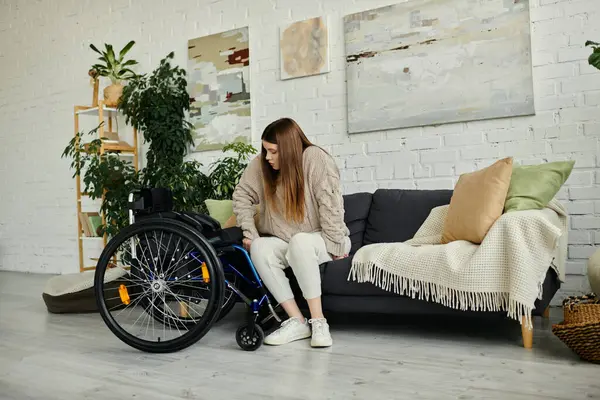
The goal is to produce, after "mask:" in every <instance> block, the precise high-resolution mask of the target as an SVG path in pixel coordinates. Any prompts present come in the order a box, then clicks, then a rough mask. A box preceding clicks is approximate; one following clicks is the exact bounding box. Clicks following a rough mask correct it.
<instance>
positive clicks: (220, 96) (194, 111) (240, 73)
mask: <svg viewBox="0 0 600 400" xmlns="http://www.w3.org/2000/svg"><path fill="white" fill-rule="evenodd" d="M187 69H188V70H187V73H188V86H189V89H188V90H189V94H190V119H191V123H192V124H193V125H194V141H195V146H196V151H211V150H221V149H222V148H223V146H225V145H226V144H228V143H232V142H243V143H249V142H250V140H251V102H250V49H249V42H248V28H247V27H245V28H240V29H234V30H231V31H227V32H222V33H217V34H214V35H210V36H204V37H200V38H196V39H191V40H189V41H188V68H187Z"/></svg>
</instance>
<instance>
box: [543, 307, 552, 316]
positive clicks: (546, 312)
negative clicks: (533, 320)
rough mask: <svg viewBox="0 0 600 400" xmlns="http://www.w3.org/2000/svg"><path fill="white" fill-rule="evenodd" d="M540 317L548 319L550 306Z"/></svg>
mask: <svg viewBox="0 0 600 400" xmlns="http://www.w3.org/2000/svg"><path fill="white" fill-rule="evenodd" d="M542 317H544V318H550V306H548V307H546V309H545V310H544V313H543V314H542Z"/></svg>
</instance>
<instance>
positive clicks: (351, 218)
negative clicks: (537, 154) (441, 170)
mask: <svg viewBox="0 0 600 400" xmlns="http://www.w3.org/2000/svg"><path fill="white" fill-rule="evenodd" d="M451 197H452V191H451V190H400V189H379V190H377V191H375V192H374V193H373V194H371V193H356V194H350V195H345V196H344V207H345V222H346V225H347V226H348V229H349V230H350V238H351V241H352V250H351V255H350V257H348V258H345V259H342V260H336V261H331V262H328V263H325V264H323V265H322V266H321V274H322V291H323V297H322V301H323V307H324V310H326V311H329V312H344V313H346V312H350V313H387V314H405V313H419V314H423V313H449V312H458V313H464V312H465V311H459V310H454V309H450V308H448V307H445V306H443V305H441V304H437V303H432V302H426V301H421V300H418V299H412V298H410V297H406V296H401V295H397V294H395V293H392V292H388V291H385V290H383V289H380V288H378V287H376V286H374V285H372V284H370V283H357V282H354V281H349V280H348V275H349V271H350V266H351V263H352V255H353V254H355V253H356V251H357V250H358V249H359V248H361V247H362V246H364V245H368V244H372V243H381V242H403V241H406V240H408V239H411V238H412V237H413V236H414V234H415V233H416V232H417V230H418V229H419V227H420V226H421V225H422V224H423V222H424V221H425V219H426V218H427V217H428V215H429V213H430V211H431V210H432V209H433V208H434V207H437V206H441V205H445V204H449V203H450V198H451ZM288 270H289V269H288ZM288 273H291V271H288ZM290 278H291V279H292V280H293V278H292V277H291V274H290ZM294 286H296V285H294ZM559 287H560V281H559V280H558V276H557V274H556V272H555V271H554V270H553V269H552V268H550V266H548V272H547V274H546V279H545V281H544V284H543V288H544V289H543V296H542V299H541V300H537V301H536V304H535V310H534V311H533V315H542V314H543V313H544V311H545V310H546V308H547V307H548V306H549V304H550V301H551V300H552V297H553V296H554V295H555V293H556V292H557V290H558V289H559ZM295 289H296V290H297V287H296V288H295ZM297 293H298V295H299V296H297V297H298V298H299V299H300V298H301V295H300V292H299V291H298V292H297ZM466 312H470V311H466ZM524 339H525V338H524Z"/></svg>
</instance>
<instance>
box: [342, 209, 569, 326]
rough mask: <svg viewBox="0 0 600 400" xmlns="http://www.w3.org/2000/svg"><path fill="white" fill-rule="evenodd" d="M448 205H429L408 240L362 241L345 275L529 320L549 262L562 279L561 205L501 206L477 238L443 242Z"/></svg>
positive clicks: (564, 222)
mask: <svg viewBox="0 0 600 400" xmlns="http://www.w3.org/2000/svg"><path fill="white" fill-rule="evenodd" d="M447 211H448V206H447V205H445V206H441V207H436V208H434V209H433V210H431V213H430V214H429V216H428V217H427V219H426V221H425V222H424V223H423V225H422V226H421V228H420V229H419V231H418V232H417V233H416V234H415V236H414V238H413V239H411V240H408V241H406V242H403V243H377V244H371V245H366V246H363V247H362V248H361V249H359V250H358V252H357V253H356V254H355V255H354V258H353V261H352V268H351V270H350V275H349V277H348V280H350V279H352V280H355V281H358V282H370V283H373V284H375V285H376V286H378V287H380V288H382V289H385V290H388V291H393V292H395V293H398V294H401V295H406V296H411V297H412V298H418V299H420V300H426V301H432V302H436V303H441V304H443V305H445V306H447V307H452V308H456V309H460V310H479V311H506V312H507V313H508V316H509V317H510V318H514V319H516V320H518V321H522V318H521V317H523V316H524V317H525V321H526V323H527V325H529V326H530V324H531V318H530V316H531V311H532V309H533V307H534V303H535V300H536V299H537V298H539V297H540V296H541V294H542V284H543V282H544V278H545V276H546V273H547V270H548V267H549V266H550V265H552V267H553V268H555V270H556V271H557V274H558V276H559V279H560V280H561V281H564V276H565V260H566V251H567V232H568V230H567V213H566V211H565V209H564V208H563V206H562V205H561V204H560V203H559V202H558V201H556V200H552V201H551V202H550V204H548V206H547V207H546V208H544V209H543V210H528V211H516V212H510V213H506V214H503V215H502V216H501V217H500V218H499V219H498V220H497V221H496V223H495V224H494V225H493V226H492V228H491V229H490V230H489V232H488V234H487V235H486V237H485V238H484V240H483V242H482V243H481V244H480V245H476V244H473V243H470V242H467V241H456V242H451V243H448V244H440V242H441V237H442V236H441V235H442V230H443V226H444V220H445V217H446V213H447ZM474 218H476V217H475V216H474Z"/></svg>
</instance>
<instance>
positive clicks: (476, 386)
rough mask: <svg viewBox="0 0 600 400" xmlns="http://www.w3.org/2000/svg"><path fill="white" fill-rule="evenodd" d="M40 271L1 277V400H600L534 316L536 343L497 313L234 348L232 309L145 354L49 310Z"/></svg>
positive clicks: (99, 327)
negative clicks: (180, 343)
mask: <svg viewBox="0 0 600 400" xmlns="http://www.w3.org/2000/svg"><path fill="white" fill-rule="evenodd" d="M48 278H49V277H48V276H37V275H24V274H17V273H8V272H0V399H3V400H4V399H15V400H25V399H44V400H52V399H60V400H64V399H73V400H79V399H132V398H134V399H148V400H150V399H210V400H217V399H227V400H233V399H235V400H237V399H244V400H245V399H366V398H367V397H371V398H376V399H411V400H412V399H436V400H438V399H506V400H519V399H565V400H567V399H568V400H575V399H600V366H599V365H594V364H589V363H585V362H582V361H580V360H579V359H578V358H577V357H576V356H574V355H573V354H572V353H571V352H570V351H569V349H567V348H566V347H565V346H563V345H562V344H561V342H560V341H558V340H557V339H556V338H555V337H553V335H552V334H551V332H550V325H549V324H550V322H558V321H559V320H560V317H561V312H560V310H553V312H552V313H551V321H550V322H549V321H547V320H546V321H542V319H541V318H536V321H535V336H534V348H533V349H532V350H526V349H524V348H523V347H521V338H520V334H521V333H520V328H519V326H518V325H516V324H513V323H511V322H510V321H507V320H501V321H498V320H496V319H493V320H489V321H488V320H485V321H483V320H472V319H466V318H465V319H460V320H456V319H448V318H432V317H428V318H426V319H423V318H417V317H410V318H408V317H406V318H402V317H396V318H394V319H390V318H389V317H386V318H378V319H372V320H369V321H366V320H365V319H363V318H361V319H356V318H355V317H350V318H348V317H339V316H336V317H334V318H332V319H330V322H331V324H332V333H333V337H334V347H333V348H330V349H319V350H315V349H311V348H310V346H309V345H308V341H302V342H296V343H293V344H290V345H287V346H284V347H268V346H263V347H262V348H261V349H259V350H258V351H257V352H254V353H248V352H244V351H242V350H240V349H239V348H238V347H237V344H236V343H235V338H234V332H235V328H236V326H237V325H238V323H239V322H240V321H241V317H242V314H241V312H242V310H239V311H238V310H236V311H234V312H233V313H232V314H231V315H230V316H229V317H227V318H226V319H225V320H224V321H222V322H221V323H220V324H218V325H217V326H215V327H214V328H213V329H212V330H211V331H210V332H209V333H208V334H207V336H205V337H204V338H203V339H202V340H201V341H200V342H199V343H197V344H196V345H194V346H192V347H191V348H189V349H187V350H184V351H181V352H179V353H174V354H168V355H151V354H146V353H141V352H138V351H136V350H134V349H131V348H129V347H127V346H126V345H125V344H123V343H122V342H120V341H119V340H118V339H117V338H116V337H114V336H113V335H112V334H111V333H110V331H109V330H108V328H107V327H106V326H105V325H104V323H103V322H102V320H101V318H100V316H99V315H98V314H87V315H53V314H49V313H47V311H46V308H45V305H44V303H43V301H42V298H41V293H42V290H43V286H44V283H45V281H46V280H47V279H48Z"/></svg>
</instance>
